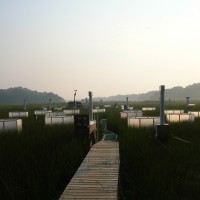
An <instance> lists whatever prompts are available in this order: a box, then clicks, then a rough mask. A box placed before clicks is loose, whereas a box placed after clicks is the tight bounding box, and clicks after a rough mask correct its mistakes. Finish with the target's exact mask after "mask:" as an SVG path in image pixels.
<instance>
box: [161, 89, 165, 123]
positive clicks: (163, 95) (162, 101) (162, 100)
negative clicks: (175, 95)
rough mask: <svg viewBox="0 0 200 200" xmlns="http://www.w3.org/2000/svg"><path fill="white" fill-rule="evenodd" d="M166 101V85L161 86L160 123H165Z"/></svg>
mask: <svg viewBox="0 0 200 200" xmlns="http://www.w3.org/2000/svg"><path fill="white" fill-rule="evenodd" d="M164 101H165V86H164V85H161V86H160V124H161V125H164V124H165V113H164Z"/></svg>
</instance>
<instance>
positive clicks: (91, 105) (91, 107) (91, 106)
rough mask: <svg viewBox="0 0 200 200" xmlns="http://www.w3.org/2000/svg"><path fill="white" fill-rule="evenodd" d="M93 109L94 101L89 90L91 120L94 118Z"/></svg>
mask: <svg viewBox="0 0 200 200" xmlns="http://www.w3.org/2000/svg"><path fill="white" fill-rule="evenodd" d="M92 109H93V103H92V92H91V91H89V119H90V121H92V120H93V113H92Z"/></svg>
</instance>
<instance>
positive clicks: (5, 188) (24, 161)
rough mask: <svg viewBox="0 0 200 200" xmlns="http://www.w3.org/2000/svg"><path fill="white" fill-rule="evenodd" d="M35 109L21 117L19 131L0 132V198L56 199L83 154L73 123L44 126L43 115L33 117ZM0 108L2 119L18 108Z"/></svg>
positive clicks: (10, 199) (20, 199)
mask: <svg viewBox="0 0 200 200" xmlns="http://www.w3.org/2000/svg"><path fill="white" fill-rule="evenodd" d="M34 109H37V108H36V107H34V106H33V107H31V108H30V110H28V111H29V117H28V118H24V119H22V120H23V131H22V133H20V134H19V133H17V132H9V133H1V134H0V199H2V200H4V199H5V200H18V199H19V200H23V199H24V200H28V199H30V200H31V199H32V200H37V199H38V200H39V199H58V197H59V196H60V194H61V193H62V192H63V190H64V188H65V187H66V185H67V184H68V182H69V181H70V179H71V177H72V176H73V174H74V173H75V172H76V170H77V168H78V167H79V165H80V163H81V162H82V160H83V159H84V157H85V153H84V152H85V151H84V150H83V148H84V147H83V146H81V145H80V144H79V143H78V142H77V141H76V140H75V139H74V137H73V135H74V134H73V133H74V128H73V126H72V125H59V126H48V127H45V125H44V116H40V117H38V119H37V120H36V119H35V117H34V114H33V113H34ZM1 110H3V111H4V112H1V114H2V116H1V118H8V117H7V116H8V111H13V110H15V111H16V110H17V107H14V108H7V109H1ZM5 110H7V114H6V111H5Z"/></svg>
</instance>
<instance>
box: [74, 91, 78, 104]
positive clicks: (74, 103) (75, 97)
mask: <svg viewBox="0 0 200 200" xmlns="http://www.w3.org/2000/svg"><path fill="white" fill-rule="evenodd" d="M76 91H77V90H74V92H75V93H74V107H76Z"/></svg>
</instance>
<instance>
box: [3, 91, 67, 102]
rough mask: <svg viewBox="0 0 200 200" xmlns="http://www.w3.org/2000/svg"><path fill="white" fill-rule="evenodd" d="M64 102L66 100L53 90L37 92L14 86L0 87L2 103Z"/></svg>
mask: <svg viewBox="0 0 200 200" xmlns="http://www.w3.org/2000/svg"><path fill="white" fill-rule="evenodd" d="M49 99H51V102H52V103H53V102H64V101H65V100H64V99H63V98H62V97H60V96H58V95H57V94H54V93H52V92H37V91H32V90H29V89H27V88H22V87H14V88H9V89H0V104H3V105H6V104H23V103H24V100H26V102H27V104H32V103H44V102H46V103H48V102H49Z"/></svg>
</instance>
